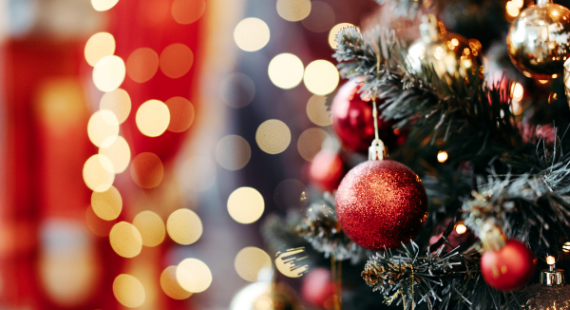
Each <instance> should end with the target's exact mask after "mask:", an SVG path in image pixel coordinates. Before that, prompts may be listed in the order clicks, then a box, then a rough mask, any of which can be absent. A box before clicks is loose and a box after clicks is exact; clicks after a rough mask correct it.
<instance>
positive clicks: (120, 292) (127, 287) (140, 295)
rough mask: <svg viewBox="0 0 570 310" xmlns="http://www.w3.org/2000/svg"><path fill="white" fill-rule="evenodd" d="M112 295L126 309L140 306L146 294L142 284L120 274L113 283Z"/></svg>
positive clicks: (133, 278) (126, 275)
mask: <svg viewBox="0 0 570 310" xmlns="http://www.w3.org/2000/svg"><path fill="white" fill-rule="evenodd" d="M113 294H115V298H117V301H118V302H119V303H121V305H123V306H125V307H128V308H136V307H140V306H142V304H144V301H145V299H146V293H145V290H144V287H143V285H142V283H141V282H140V281H139V280H138V279H137V278H135V277H133V276H131V275H128V274H120V275H118V276H117V277H116V278H115V281H113Z"/></svg>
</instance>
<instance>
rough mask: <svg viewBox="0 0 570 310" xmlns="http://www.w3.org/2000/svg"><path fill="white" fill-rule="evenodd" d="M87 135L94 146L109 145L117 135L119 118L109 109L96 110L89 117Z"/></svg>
mask: <svg viewBox="0 0 570 310" xmlns="http://www.w3.org/2000/svg"><path fill="white" fill-rule="evenodd" d="M87 135H88V136H89V140H91V143H93V144H95V145H96V146H99V147H109V146H111V145H112V144H113V143H114V142H115V141H116V140H117V137H118V136H119V120H118V119H117V117H116V116H115V114H114V113H113V112H111V111H109V110H100V111H97V112H95V113H93V115H91V118H89V122H88V123H87Z"/></svg>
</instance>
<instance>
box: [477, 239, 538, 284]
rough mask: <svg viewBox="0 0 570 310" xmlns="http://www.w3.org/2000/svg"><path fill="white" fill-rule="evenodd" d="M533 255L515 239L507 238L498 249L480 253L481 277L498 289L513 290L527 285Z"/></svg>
mask: <svg viewBox="0 0 570 310" xmlns="http://www.w3.org/2000/svg"><path fill="white" fill-rule="evenodd" d="M533 259H534V256H533V255H532V252H531V251H530V250H529V248H527V247H526V245H524V244H523V243H522V242H520V241H517V240H512V239H511V240H508V241H507V244H506V245H505V246H504V247H503V248H501V249H500V250H498V251H487V252H485V253H483V255H481V273H482V274H483V279H485V281H486V282H487V283H488V284H489V285H490V286H491V287H493V288H495V289H497V290H499V291H514V290H517V289H519V288H521V287H523V286H525V285H527V284H528V283H529V282H530V280H531V278H532V276H533V274H534V264H533Z"/></svg>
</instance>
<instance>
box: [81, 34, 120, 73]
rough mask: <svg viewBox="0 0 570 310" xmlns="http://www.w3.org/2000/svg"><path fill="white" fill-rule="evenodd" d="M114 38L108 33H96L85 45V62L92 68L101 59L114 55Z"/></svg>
mask: <svg viewBox="0 0 570 310" xmlns="http://www.w3.org/2000/svg"><path fill="white" fill-rule="evenodd" d="M115 47H116V45H115V38H114V37H113V35H112V34H110V33H108V32H98V33H96V34H94V35H92V36H91V37H90V38H89V40H87V43H85V51H84V55H85V60H86V61H87V63H88V64H89V65H90V66H91V67H94V66H95V65H96V64H97V63H98V62H99V60H101V59H102V58H103V57H106V56H111V55H113V54H114V53H115Z"/></svg>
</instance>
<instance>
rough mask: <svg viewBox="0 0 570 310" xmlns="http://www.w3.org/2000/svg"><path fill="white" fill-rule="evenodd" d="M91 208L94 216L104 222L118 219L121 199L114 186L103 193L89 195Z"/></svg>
mask: <svg viewBox="0 0 570 310" xmlns="http://www.w3.org/2000/svg"><path fill="white" fill-rule="evenodd" d="M91 207H92V208H93V212H95V214H96V215H97V216H98V217H99V218H101V219H103V220H105V221H112V220H114V219H116V218H118V217H119V215H120V214H121V210H123V198H121V193H119V190H117V189H116V188H115V187H114V186H111V187H110V188H109V189H108V190H106V191H104V192H93V194H91Z"/></svg>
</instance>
